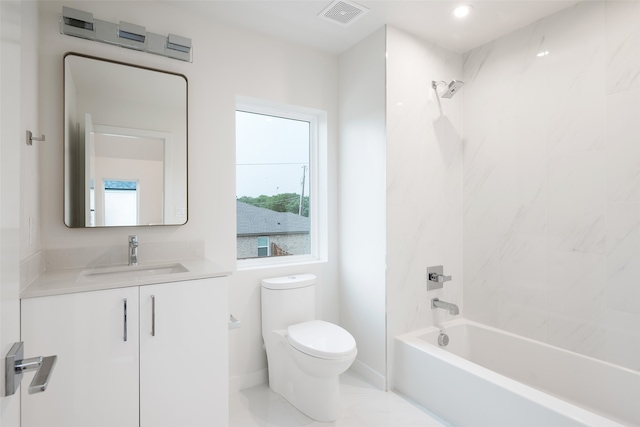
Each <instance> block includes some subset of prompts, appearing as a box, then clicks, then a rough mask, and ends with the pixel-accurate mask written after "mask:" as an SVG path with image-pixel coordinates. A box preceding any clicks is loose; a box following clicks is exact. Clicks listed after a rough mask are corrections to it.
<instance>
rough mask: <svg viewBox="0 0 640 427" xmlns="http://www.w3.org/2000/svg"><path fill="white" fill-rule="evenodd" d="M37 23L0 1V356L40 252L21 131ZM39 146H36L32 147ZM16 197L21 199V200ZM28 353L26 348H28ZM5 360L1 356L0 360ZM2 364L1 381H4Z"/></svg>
mask: <svg viewBox="0 0 640 427" xmlns="http://www.w3.org/2000/svg"><path fill="white" fill-rule="evenodd" d="M36 20H37V8H36V5H35V3H31V2H20V1H3V2H0V94H1V96H0V206H1V209H0V352H1V354H3V355H5V354H7V352H8V351H9V349H10V348H11V346H12V345H13V343H14V342H17V341H19V340H20V301H19V299H18V292H19V289H20V259H21V257H22V256H28V255H29V254H31V253H33V252H34V251H36V250H37V249H38V248H39V237H38V234H37V230H36V232H35V233H34V234H33V235H32V236H31V242H30V241H29V235H28V230H29V229H28V225H27V226H26V227H25V224H28V222H29V220H28V218H29V217H31V218H33V220H34V223H35V224H36V227H37V220H38V195H39V194H38V185H37V183H38V168H37V156H38V150H39V148H38V147H37V146H35V147H29V146H27V145H26V142H25V131H26V130H27V129H28V130H31V131H33V132H34V133H35V134H37V133H38V132H39V131H40V128H39V126H38V125H39V123H38V107H37V106H38V99H37V93H38V84H37V64H38V62H37V55H36V52H37V43H36V40H37V34H38V29H37V28H35V29H33V28H30V27H29V26H26V25H23V23H25V22H29V23H31V22H34V21H36ZM36 144H38V143H36ZM21 194H23V195H24V196H23V197H21ZM27 351H28V349H27ZM3 357H4V356H3ZM4 375H5V372H4V364H3V366H2V367H1V368H0V377H2V378H4ZM4 395H5V390H4V382H2V384H1V385H0V425H3V426H5V427H18V426H19V424H20V396H19V393H18V394H16V395H13V396H8V397H6V396H4Z"/></svg>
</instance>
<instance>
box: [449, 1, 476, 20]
mask: <svg viewBox="0 0 640 427" xmlns="http://www.w3.org/2000/svg"><path fill="white" fill-rule="evenodd" d="M472 10H473V6H470V5H468V4H463V5H462V6H458V7H456V8H455V9H453V16H455V17H456V18H464V17H465V16H467V15H468V14H470V13H471V11H472Z"/></svg>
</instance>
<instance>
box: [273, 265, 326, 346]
mask: <svg viewBox="0 0 640 427" xmlns="http://www.w3.org/2000/svg"><path fill="white" fill-rule="evenodd" d="M315 285H316V276H315V275H313V274H297V275H293V276H284V277H275V278H272V279H264V280H263V281H262V289H261V297H262V298H261V299H262V334H263V335H264V333H265V332H266V331H272V330H277V329H286V328H287V327H288V326H289V325H295V324H296V323H302V322H306V321H308V320H315V318H316V286H315Z"/></svg>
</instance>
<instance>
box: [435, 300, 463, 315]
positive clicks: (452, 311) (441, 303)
mask: <svg viewBox="0 0 640 427" xmlns="http://www.w3.org/2000/svg"><path fill="white" fill-rule="evenodd" d="M431 308H433V309H435V308H443V309H445V310H449V314H452V315H454V316H455V315H456V314H459V313H460V310H459V309H458V306H457V305H455V304H452V303H450V302H446V301H440V300H439V299H438V298H433V299H432V300H431Z"/></svg>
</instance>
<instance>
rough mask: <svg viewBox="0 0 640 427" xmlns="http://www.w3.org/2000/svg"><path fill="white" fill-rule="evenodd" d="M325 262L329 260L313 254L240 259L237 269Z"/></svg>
mask: <svg viewBox="0 0 640 427" xmlns="http://www.w3.org/2000/svg"><path fill="white" fill-rule="evenodd" d="M323 262H327V260H325V259H318V258H315V257H313V256H311V255H295V256H284V257H268V258H267V257H265V258H252V259H239V260H237V262H236V270H237V271H246V270H261V269H270V268H279V267H292V266H297V265H309V264H320V263H323Z"/></svg>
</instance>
